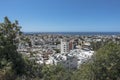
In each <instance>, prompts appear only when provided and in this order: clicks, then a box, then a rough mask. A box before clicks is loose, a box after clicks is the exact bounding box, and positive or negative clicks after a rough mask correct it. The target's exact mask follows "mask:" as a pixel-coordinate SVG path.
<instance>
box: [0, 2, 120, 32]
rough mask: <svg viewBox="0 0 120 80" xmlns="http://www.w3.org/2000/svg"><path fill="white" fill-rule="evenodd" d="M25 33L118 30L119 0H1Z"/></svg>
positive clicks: (1, 12) (1, 11)
mask: <svg viewBox="0 0 120 80" xmlns="http://www.w3.org/2000/svg"><path fill="white" fill-rule="evenodd" d="M5 16H7V17H8V18H9V19H10V20H11V21H14V20H18V21H19V25H20V26H22V31H24V32H120V0H0V22H3V21H4V17H5Z"/></svg>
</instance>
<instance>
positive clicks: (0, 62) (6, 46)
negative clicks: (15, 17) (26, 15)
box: [0, 17, 25, 75]
mask: <svg viewBox="0 0 120 80" xmlns="http://www.w3.org/2000/svg"><path fill="white" fill-rule="evenodd" d="M20 35H21V31H20V26H18V21H15V22H14V23H12V22H11V21H10V20H9V19H8V18H7V17H5V18H4V22H3V23H0V69H1V70H4V72H6V74H7V70H9V71H8V72H10V71H11V72H14V74H17V75H21V74H22V73H24V68H25V62H24V59H23V58H22V56H21V55H20V54H19V53H18V52H17V46H18V44H19V41H20Z"/></svg>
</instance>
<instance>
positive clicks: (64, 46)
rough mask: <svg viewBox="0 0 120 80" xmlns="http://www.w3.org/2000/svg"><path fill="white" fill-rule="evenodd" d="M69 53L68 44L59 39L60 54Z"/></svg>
mask: <svg viewBox="0 0 120 80" xmlns="http://www.w3.org/2000/svg"><path fill="white" fill-rule="evenodd" d="M67 52H69V42H67V41H66V40H63V39H61V53H67Z"/></svg>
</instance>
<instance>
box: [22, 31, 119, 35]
mask: <svg viewBox="0 0 120 80" xmlns="http://www.w3.org/2000/svg"><path fill="white" fill-rule="evenodd" d="M24 34H59V35H120V32H24Z"/></svg>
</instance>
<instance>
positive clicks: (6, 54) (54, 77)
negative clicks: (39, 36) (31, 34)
mask: <svg viewBox="0 0 120 80" xmlns="http://www.w3.org/2000/svg"><path fill="white" fill-rule="evenodd" d="M20 35H21V31H20V26H18V21H15V22H14V23H11V22H10V21H9V19H8V18H7V17H5V19H4V22H3V23H0V80H120V45H119V44H116V43H113V42H107V43H105V44H104V45H103V43H98V44H93V46H94V48H96V54H95V55H94V56H93V57H92V60H91V61H88V62H86V63H84V64H82V65H81V66H80V68H79V69H78V70H74V71H73V70H67V69H65V68H64V67H63V66H61V65H57V66H55V65H53V66H50V65H47V66H46V65H39V64H36V63H35V61H30V60H28V59H26V58H23V56H22V55H20V54H19V53H18V52H17V45H18V43H19V41H20ZM18 36H19V37H18ZM26 41H28V42H29V40H28V39H27V40H26ZM30 45H31V43H30ZM98 45H102V47H100V46H98Z"/></svg>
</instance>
